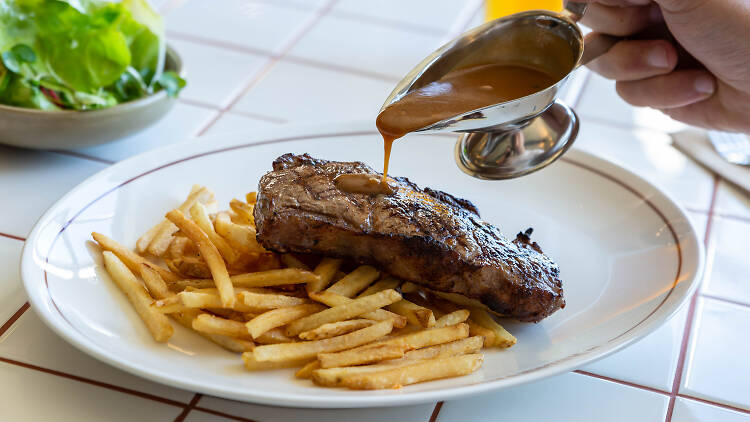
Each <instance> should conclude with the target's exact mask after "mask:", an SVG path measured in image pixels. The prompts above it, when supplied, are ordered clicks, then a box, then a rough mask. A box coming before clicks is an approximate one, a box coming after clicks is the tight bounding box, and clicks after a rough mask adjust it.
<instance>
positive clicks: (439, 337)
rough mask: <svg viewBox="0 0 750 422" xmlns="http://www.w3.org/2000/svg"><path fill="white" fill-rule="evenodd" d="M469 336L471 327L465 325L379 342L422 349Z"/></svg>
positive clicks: (421, 331)
mask: <svg viewBox="0 0 750 422" xmlns="http://www.w3.org/2000/svg"><path fill="white" fill-rule="evenodd" d="M468 336H469V326H468V325H467V324H464V323H458V324H456V325H450V326H448V327H443V328H430V329H427V330H420V331H416V332H414V333H410V334H403V335H400V336H397V337H392V338H389V339H387V340H383V341H381V342H379V344H395V345H399V346H404V348H406V350H413V349H421V348H422V347H427V346H434V345H436V344H442V343H448V342H451V341H455V340H459V339H462V338H466V337H468Z"/></svg>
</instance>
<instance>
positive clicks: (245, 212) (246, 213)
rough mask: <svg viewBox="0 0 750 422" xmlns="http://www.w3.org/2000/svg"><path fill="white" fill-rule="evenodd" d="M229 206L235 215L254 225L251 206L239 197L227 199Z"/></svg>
mask: <svg viewBox="0 0 750 422" xmlns="http://www.w3.org/2000/svg"><path fill="white" fill-rule="evenodd" d="M229 208H231V209H232V211H234V212H235V213H237V215H239V216H240V217H241V218H242V219H243V220H245V221H247V224H249V225H252V226H255V217H254V216H253V206H252V205H250V204H247V203H245V202H242V201H240V200H239V199H232V200H231V201H229Z"/></svg>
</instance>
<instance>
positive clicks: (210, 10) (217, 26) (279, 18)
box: [167, 0, 314, 53]
mask: <svg viewBox="0 0 750 422" xmlns="http://www.w3.org/2000/svg"><path fill="white" fill-rule="evenodd" d="M313 16H314V12H312V11H310V10H303V9H299V8H292V7H283V6H278V5H276V4H273V3H271V2H257V1H252V0H211V1H206V0H188V1H185V2H183V3H182V4H180V5H179V6H178V7H176V8H174V9H172V10H171V11H170V12H169V15H168V17H167V30H168V31H175V32H179V33H182V34H186V35H193V36H198V37H201V38H209V39H213V40H216V41H220V42H225V43H230V44H234V45H237V46H241V47H250V48H253V49H259V50H263V51H267V52H270V53H280V52H281V50H282V49H283V48H284V47H285V45H286V44H287V43H289V42H290V41H291V40H292V39H293V38H294V36H295V35H296V34H298V32H299V31H300V30H301V29H302V28H303V27H304V26H305V24H306V23H307V22H308V20H309V19H311V18H312V17H313Z"/></svg>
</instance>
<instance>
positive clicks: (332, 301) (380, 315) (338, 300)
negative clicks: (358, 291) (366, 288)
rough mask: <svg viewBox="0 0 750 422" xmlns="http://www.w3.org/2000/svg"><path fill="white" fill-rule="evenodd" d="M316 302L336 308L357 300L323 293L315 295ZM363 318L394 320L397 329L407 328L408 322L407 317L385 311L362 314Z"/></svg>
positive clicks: (379, 310)
mask: <svg viewBox="0 0 750 422" xmlns="http://www.w3.org/2000/svg"><path fill="white" fill-rule="evenodd" d="M361 297H364V296H360V297H359V298H361ZM359 298H357V299H359ZM314 300H315V301H317V302H320V303H324V304H326V305H328V306H330V307H335V306H341V305H345V304H347V303H350V302H351V301H353V300H355V299H350V298H348V297H346V296H341V295H339V294H336V293H331V292H326V291H323V292H320V293H317V294H315V298H314ZM362 318H365V319H372V320H375V321H385V320H388V319H392V320H393V326H394V327H395V328H403V327H404V326H406V322H407V321H406V317H403V316H401V315H398V314H394V313H393V312H390V311H386V310H385V309H378V310H375V311H372V312H368V313H366V314H362Z"/></svg>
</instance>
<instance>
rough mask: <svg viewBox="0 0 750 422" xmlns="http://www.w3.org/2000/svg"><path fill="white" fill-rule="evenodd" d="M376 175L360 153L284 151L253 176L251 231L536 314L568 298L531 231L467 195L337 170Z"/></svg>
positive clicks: (284, 248)
mask: <svg viewBox="0 0 750 422" xmlns="http://www.w3.org/2000/svg"><path fill="white" fill-rule="evenodd" d="M351 173H365V174H377V173H376V172H375V171H373V169H372V168H370V167H368V166H367V165H365V164H364V163H361V162H336V161H326V160H320V159H315V158H312V157H310V156H309V155H307V154H304V155H293V154H285V155H282V156H281V157H279V158H277V159H276V160H275V161H274V162H273V171H271V172H269V173H267V174H266V175H264V176H263V177H262V178H261V180H260V183H259V185H258V196H257V203H256V205H255V211H254V217H255V224H256V228H257V238H258V242H260V243H261V244H262V245H263V247H265V248H266V249H269V250H272V251H276V252H281V253H285V252H297V253H313V254H319V255H325V256H330V257H338V258H347V259H351V260H354V261H356V262H358V263H366V264H371V265H374V266H376V267H378V268H380V269H382V270H383V271H385V272H388V273H390V274H392V275H393V276H395V277H398V278H400V279H403V280H408V281H411V282H413V283H415V284H419V285H422V286H424V287H427V288H429V289H431V290H435V291H440V292H448V293H457V294H460V295H463V296H466V297H468V298H470V299H475V300H478V301H479V302H481V303H482V304H484V305H486V306H487V307H488V308H489V309H490V310H492V311H494V312H496V313H498V314H501V315H505V316H508V317H512V318H516V319H518V320H521V321H534V322H538V321H540V320H541V319H543V318H545V317H547V316H549V315H550V314H552V313H553V312H555V311H557V310H558V309H560V308H562V307H564V306H565V300H564V299H563V291H562V281H561V280H560V270H559V269H558V267H557V265H556V264H555V263H554V262H553V261H552V260H551V259H550V258H548V257H547V256H546V255H544V254H543V253H542V250H541V248H540V247H539V245H537V244H536V243H535V242H532V241H531V240H530V238H529V235H530V234H531V230H527V231H526V232H525V233H519V234H518V235H517V236H516V238H515V239H514V240H512V241H511V240H509V239H507V238H506V237H505V236H503V235H502V233H500V230H499V229H498V228H497V227H495V226H493V225H491V224H489V223H486V222H484V221H482V220H481V219H480V218H479V212H478V211H477V209H476V207H475V206H474V205H473V204H472V203H471V202H469V201H467V200H465V199H461V198H456V197H454V196H453V195H450V194H448V193H445V192H440V191H436V190H433V189H430V188H420V187H418V186H417V185H416V184H414V183H412V182H410V181H409V179H407V178H404V177H398V178H394V179H393V180H392V181H391V183H390V184H391V186H392V187H393V188H394V190H395V193H394V194H392V195H366V194H356V193H348V192H344V191H341V190H339V189H338V188H337V187H336V185H335V183H334V178H336V177H337V176H338V175H341V174H351Z"/></svg>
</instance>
